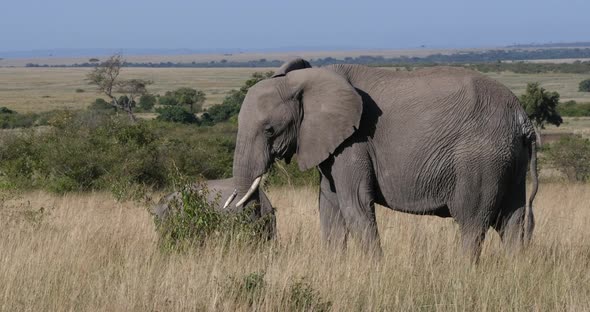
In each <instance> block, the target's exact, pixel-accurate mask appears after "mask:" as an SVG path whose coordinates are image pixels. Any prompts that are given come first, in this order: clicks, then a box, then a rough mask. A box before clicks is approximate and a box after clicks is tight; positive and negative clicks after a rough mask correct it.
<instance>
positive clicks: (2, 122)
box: [0, 107, 53, 129]
mask: <svg viewBox="0 0 590 312" xmlns="http://www.w3.org/2000/svg"><path fill="white" fill-rule="evenodd" d="M52 113H53V112H44V113H25V114H21V113H18V112H16V111H13V110H11V109H9V108H6V107H0V128H1V129H16V128H30V127H33V126H40V125H45V124H47V119H48V118H49V117H50V116H51V115H52Z"/></svg>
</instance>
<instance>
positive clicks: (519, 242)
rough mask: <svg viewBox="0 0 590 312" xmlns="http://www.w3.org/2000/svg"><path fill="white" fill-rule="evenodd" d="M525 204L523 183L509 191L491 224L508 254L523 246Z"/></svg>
mask: <svg viewBox="0 0 590 312" xmlns="http://www.w3.org/2000/svg"><path fill="white" fill-rule="evenodd" d="M525 204H526V185H525V183H524V181H523V182H520V183H518V185H516V186H515V187H511V188H510V189H509V192H508V193H507V194H506V196H505V197H504V201H503V202H502V207H501V210H500V212H499V214H498V218H497V219H496V222H495V223H494V224H493V227H494V229H495V230H496V231H497V232H498V234H499V235H500V238H501V239H502V242H503V243H504V246H505V247H506V249H507V251H509V252H513V251H518V250H520V249H522V247H523V246H524V243H525V241H524V223H525V210H526V209H525Z"/></svg>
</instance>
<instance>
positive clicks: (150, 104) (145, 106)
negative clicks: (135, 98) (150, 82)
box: [139, 94, 158, 112]
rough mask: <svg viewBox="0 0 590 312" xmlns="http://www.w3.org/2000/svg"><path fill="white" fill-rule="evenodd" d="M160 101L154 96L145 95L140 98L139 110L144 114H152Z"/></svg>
mask: <svg viewBox="0 0 590 312" xmlns="http://www.w3.org/2000/svg"><path fill="white" fill-rule="evenodd" d="M157 101H158V99H157V98H156V97H155V96H154V95H153V94H143V95H142V96H141V97H140V98H139V108H140V109H141V110H142V111H144V112H150V111H151V110H152V109H153V108H154V106H155V105H156V102H157Z"/></svg>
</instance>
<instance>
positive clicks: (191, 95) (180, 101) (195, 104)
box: [159, 88, 206, 113]
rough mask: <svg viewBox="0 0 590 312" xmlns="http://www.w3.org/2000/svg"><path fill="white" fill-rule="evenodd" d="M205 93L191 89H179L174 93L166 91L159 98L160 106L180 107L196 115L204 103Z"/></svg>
mask: <svg viewBox="0 0 590 312" xmlns="http://www.w3.org/2000/svg"><path fill="white" fill-rule="evenodd" d="M205 99H206V97H205V93H204V92H203V91H200V90H197V89H193V88H179V89H176V90H174V91H167V92H166V93H165V94H164V95H163V96H160V98H159V102H160V105H169V106H180V107H182V108H184V109H186V110H188V111H189V112H191V113H198V112H200V111H201V110H202V108H203V103H205Z"/></svg>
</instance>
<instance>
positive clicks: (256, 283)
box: [221, 272, 266, 306]
mask: <svg viewBox="0 0 590 312" xmlns="http://www.w3.org/2000/svg"><path fill="white" fill-rule="evenodd" d="M264 275H265V274H264V272H252V273H250V274H246V275H244V276H242V277H240V278H236V277H233V276H231V277H230V278H229V281H228V283H227V285H221V287H222V289H224V290H225V291H226V292H228V293H229V294H230V295H231V296H232V297H233V299H234V300H236V301H245V302H246V303H247V304H248V306H252V305H253V304H254V303H255V302H256V300H259V299H260V298H261V297H262V295H263V292H264V289H265V288H266V283H265V281H264Z"/></svg>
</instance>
